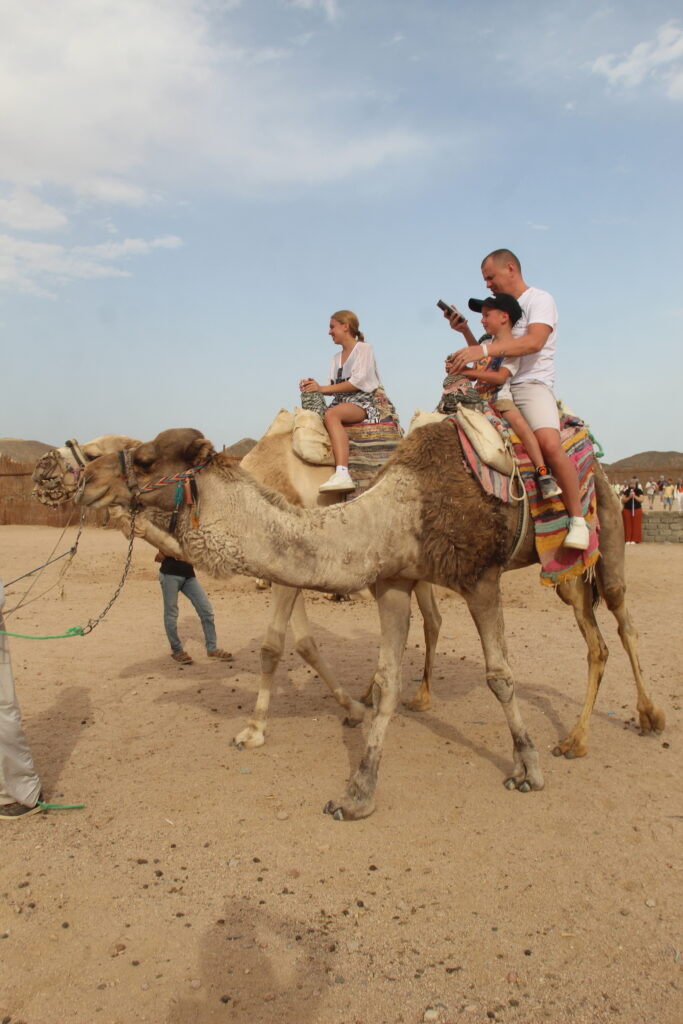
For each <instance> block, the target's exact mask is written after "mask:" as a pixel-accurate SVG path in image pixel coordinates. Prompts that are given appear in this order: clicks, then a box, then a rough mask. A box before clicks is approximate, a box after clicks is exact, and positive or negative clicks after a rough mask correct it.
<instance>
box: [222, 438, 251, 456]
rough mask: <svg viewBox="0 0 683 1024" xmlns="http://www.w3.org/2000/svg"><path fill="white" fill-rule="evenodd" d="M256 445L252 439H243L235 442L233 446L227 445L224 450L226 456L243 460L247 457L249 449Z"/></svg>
mask: <svg viewBox="0 0 683 1024" xmlns="http://www.w3.org/2000/svg"><path fill="white" fill-rule="evenodd" d="M255 444H256V441H254V439H253V437H243V438H242V440H241V441H236V442H235V444H231V445H229V446H228V447H227V448H226V449H225V453H226V455H236V456H237V458H239V459H243V458H244V456H245V455H248V454H249V452H250V451H251V449H252V448H253V447H254V445H255Z"/></svg>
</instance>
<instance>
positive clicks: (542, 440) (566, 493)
mask: <svg viewBox="0 0 683 1024" xmlns="http://www.w3.org/2000/svg"><path fill="white" fill-rule="evenodd" d="M535 434H536V438H537V440H538V443H539V445H540V446H541V451H542V453H543V458H544V461H545V463H546V465H547V466H550V468H551V470H552V471H553V476H554V477H555V479H556V480H557V482H558V484H559V485H560V487H561V488H562V500H563V502H564V507H565V508H566V509H567V512H568V513H569V515H570V516H583V512H582V511H581V499H580V497H579V478H578V476H577V473H576V469H575V467H574V463H573V462H572V460H571V459H570V458H569V456H568V455H567V453H566V452H565V451H564V449H563V448H562V444H561V441H560V432H559V431H558V430H552V429H551V428H549V427H543V428H542V429H541V430H536V431H535Z"/></svg>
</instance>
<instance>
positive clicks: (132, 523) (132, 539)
mask: <svg viewBox="0 0 683 1024" xmlns="http://www.w3.org/2000/svg"><path fill="white" fill-rule="evenodd" d="M137 514H138V510H137V508H131V510H130V542H129V544H128V555H127V556H126V564H125V565H124V567H123V575H122V576H121V580H120V582H119V585H118V587H117V588H116V590H115V591H114V593H113V595H112V598H111V600H110V601H109V603H108V604H107V605H106V607H105V608H104V609H103V610H102V611H101V612H100V614H99V615H98V616H97V618H96V619H89V620H88V623H87V625H85V626H83V631H82V636H87V635H88V633H92V631H93V629H94V628H95V626H97V625H99V623H100V622H101V621H102V619H103V618H104V617H105V615H106V614H107V612H108V611H109V609H110V608H111V606H112V605H113V603H114V601H115V600H116V598H117V597H118V596H119V594H120V593H121V590H122V589H123V584H124V583H125V582H126V576H127V575H128V570H129V569H130V563H131V559H132V557H133V544H134V542H135V517H136V516H137Z"/></svg>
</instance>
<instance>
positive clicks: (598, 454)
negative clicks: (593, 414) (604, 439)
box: [586, 424, 605, 459]
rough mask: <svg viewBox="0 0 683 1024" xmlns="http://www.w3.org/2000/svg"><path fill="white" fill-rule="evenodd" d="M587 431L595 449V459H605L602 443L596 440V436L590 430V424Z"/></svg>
mask: <svg viewBox="0 0 683 1024" xmlns="http://www.w3.org/2000/svg"><path fill="white" fill-rule="evenodd" d="M586 430H587V431H588V436H589V437H590V439H591V444H592V445H593V447H594V448H595V457H596V459H604V457H605V453H604V452H603V450H602V445H601V444H600V442H599V441H598V439H597V438H596V436H595V434H594V433H593V431H592V430H591V429H590V427H589V426H588V424H586Z"/></svg>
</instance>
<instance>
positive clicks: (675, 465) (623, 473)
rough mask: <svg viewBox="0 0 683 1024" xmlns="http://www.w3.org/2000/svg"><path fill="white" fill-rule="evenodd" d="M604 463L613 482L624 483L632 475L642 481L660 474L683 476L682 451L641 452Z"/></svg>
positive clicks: (677, 477)
mask: <svg viewBox="0 0 683 1024" xmlns="http://www.w3.org/2000/svg"><path fill="white" fill-rule="evenodd" d="M602 465H603V468H604V469H605V471H606V472H607V476H608V477H609V479H610V480H611V482H612V483H622V482H623V481H624V480H628V479H630V477H632V476H637V477H638V479H639V480H640V481H641V483H643V482H644V481H645V480H649V479H653V480H658V479H659V477H660V476H663V477H666V478H667V479H668V478H669V477H671V479H672V480H678V479H681V478H683V453H681V452H640V454H638V455H629V456H628V458H626V459H619V460H618V461H617V462H612V463H607V462H603V464H602Z"/></svg>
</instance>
